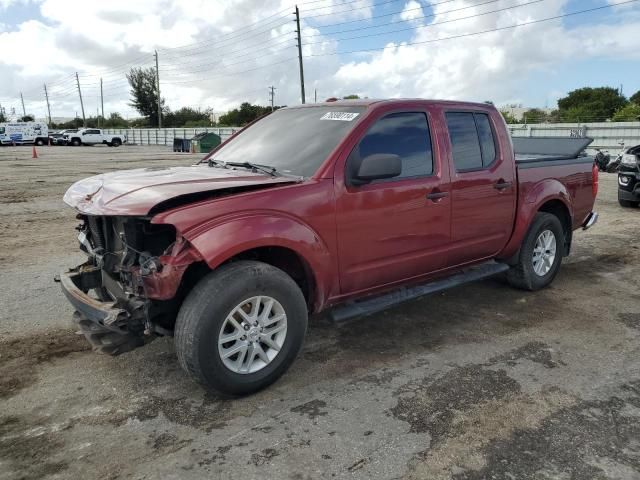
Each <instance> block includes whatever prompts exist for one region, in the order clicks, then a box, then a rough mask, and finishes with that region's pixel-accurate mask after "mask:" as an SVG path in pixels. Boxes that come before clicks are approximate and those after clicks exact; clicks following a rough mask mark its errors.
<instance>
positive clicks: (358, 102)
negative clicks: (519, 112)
mask: <svg viewBox="0 0 640 480" xmlns="http://www.w3.org/2000/svg"><path fill="white" fill-rule="evenodd" d="M414 102H415V103H422V104H423V103H425V102H426V103H433V104H439V105H451V106H453V105H457V106H461V105H465V106H474V107H485V108H486V107H491V106H493V104H492V103H491V102H463V101H459V100H436V99H428V98H388V99H380V98H359V99H354V100H335V101H324V102H318V103H305V104H303V105H295V106H292V107H289V108H301V107H302V108H308V107H353V106H358V107H369V106H371V105H374V104H376V105H378V104H394V103H401V104H407V103H414Z"/></svg>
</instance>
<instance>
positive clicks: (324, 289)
mask: <svg viewBox="0 0 640 480" xmlns="http://www.w3.org/2000/svg"><path fill="white" fill-rule="evenodd" d="M183 235H184V237H185V238H186V239H187V240H188V241H189V243H190V244H191V245H192V246H193V247H194V248H195V249H196V250H197V251H198V253H199V255H200V256H201V257H202V259H203V260H204V262H205V263H206V265H207V266H208V267H209V269H210V270H215V269H217V268H219V267H220V266H222V265H224V264H227V263H230V262H233V261H237V260H248V259H249V260H257V261H261V262H264V263H267V264H269V265H272V266H274V267H276V268H279V269H281V270H283V271H284V272H286V273H287V274H288V275H289V276H291V277H292V278H293V279H294V281H295V282H296V283H297V284H298V286H300V288H301V290H302V292H303V294H304V296H305V299H306V301H307V305H308V308H309V311H310V312H317V311H319V310H321V309H322V308H323V306H324V305H325V304H326V301H327V298H328V297H329V296H330V294H331V291H330V289H331V286H332V285H335V283H336V282H335V281H334V279H333V277H332V272H335V271H336V269H335V267H334V266H333V263H332V262H333V261H334V256H332V255H331V254H330V252H329V248H328V246H327V245H326V244H325V242H324V241H323V240H322V239H321V237H320V236H319V235H318V234H317V233H316V232H315V231H314V230H313V229H312V228H311V227H310V226H309V225H307V224H305V223H302V222H301V221H299V220H298V219H296V218H291V217H290V216H286V215H276V214H266V213H260V214H251V215H247V216H243V217H240V218H238V217H236V218H231V219H228V220H226V221H222V222H217V223H216V224H215V225H213V226H211V227H208V228H207V227H202V226H201V227H199V228H197V229H194V230H192V231H190V232H185V233H184V234H183Z"/></svg>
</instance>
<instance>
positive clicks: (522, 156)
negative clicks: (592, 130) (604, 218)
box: [513, 137, 594, 228]
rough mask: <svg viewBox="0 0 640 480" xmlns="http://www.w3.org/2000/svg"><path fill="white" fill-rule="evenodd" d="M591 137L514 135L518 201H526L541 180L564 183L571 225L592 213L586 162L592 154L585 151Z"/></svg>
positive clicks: (576, 225) (589, 172) (589, 170)
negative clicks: (569, 205)
mask: <svg viewBox="0 0 640 480" xmlns="http://www.w3.org/2000/svg"><path fill="white" fill-rule="evenodd" d="M592 141H593V139H591V138H560V137H514V138H513V147H514V153H515V158H516V169H517V175H518V184H519V187H520V189H519V191H518V205H519V206H523V205H525V204H526V203H527V198H528V197H529V196H530V195H531V194H532V193H534V192H533V191H532V190H533V189H535V188H536V186H537V185H540V183H541V182H542V183H552V182H558V188H562V187H561V185H563V186H564V187H565V188H566V192H567V195H568V196H569V197H570V199H571V200H570V201H571V203H572V205H573V209H574V212H573V213H574V217H573V219H572V222H573V228H578V227H579V226H580V225H582V223H583V222H584V220H585V218H586V217H587V216H588V215H589V213H591V208H592V206H593V195H592V189H591V188H584V187H585V186H587V185H589V186H591V185H592V184H593V172H592V169H591V168H590V167H588V166H587V165H589V164H593V161H594V158H593V157H592V156H587V155H586V154H585V153H584V150H585V148H586V147H587V146H588V145H589V144H590V143H591V142H592Z"/></svg>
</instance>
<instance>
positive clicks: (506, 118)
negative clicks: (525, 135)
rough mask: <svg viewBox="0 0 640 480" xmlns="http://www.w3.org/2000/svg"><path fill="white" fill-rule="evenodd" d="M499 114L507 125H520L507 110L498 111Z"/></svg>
mask: <svg viewBox="0 0 640 480" xmlns="http://www.w3.org/2000/svg"><path fill="white" fill-rule="evenodd" d="M500 113H501V114H502V116H503V117H504V121H505V122H507V123H508V124H513V123H520V122H519V121H518V119H516V117H514V116H513V115H511V113H509V112H508V111H507V110H500Z"/></svg>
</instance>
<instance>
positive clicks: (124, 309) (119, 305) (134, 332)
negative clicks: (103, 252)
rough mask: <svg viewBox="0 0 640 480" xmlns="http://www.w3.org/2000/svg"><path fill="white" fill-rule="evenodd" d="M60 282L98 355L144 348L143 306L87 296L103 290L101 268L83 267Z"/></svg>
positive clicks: (82, 328)
mask: <svg viewBox="0 0 640 480" xmlns="http://www.w3.org/2000/svg"><path fill="white" fill-rule="evenodd" d="M56 280H57V281H59V282H60V285H61V287H62V292H63V293H64V294H65V296H66V297H67V299H68V300H69V302H70V303H71V305H73V307H74V308H75V310H76V312H75V313H74V314H73V323H74V324H75V326H76V327H78V328H79V331H80V332H81V333H82V334H83V335H84V336H85V338H86V339H87V340H88V341H89V343H91V345H92V346H93V349H94V350H95V351H98V352H101V353H105V354H108V355H118V354H120V353H124V352H127V351H129V350H133V349H134V348H136V347H139V346H142V345H144V338H143V336H142V330H143V327H142V325H143V323H144V310H143V308H142V307H141V306H142V305H143V304H142V303H141V302H138V303H133V304H132V303H131V302H130V303H129V304H126V302H125V304H123V302H121V301H119V300H115V301H107V302H105V301H101V300H97V299H95V298H93V297H91V296H90V295H89V294H88V293H87V292H89V291H90V290H93V289H99V288H101V287H102V286H103V285H102V272H101V271H100V269H99V268H98V267H92V266H87V265H83V266H80V267H78V268H77V269H75V270H72V271H70V272H65V273H61V274H60V276H59V277H58V278H56Z"/></svg>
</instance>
